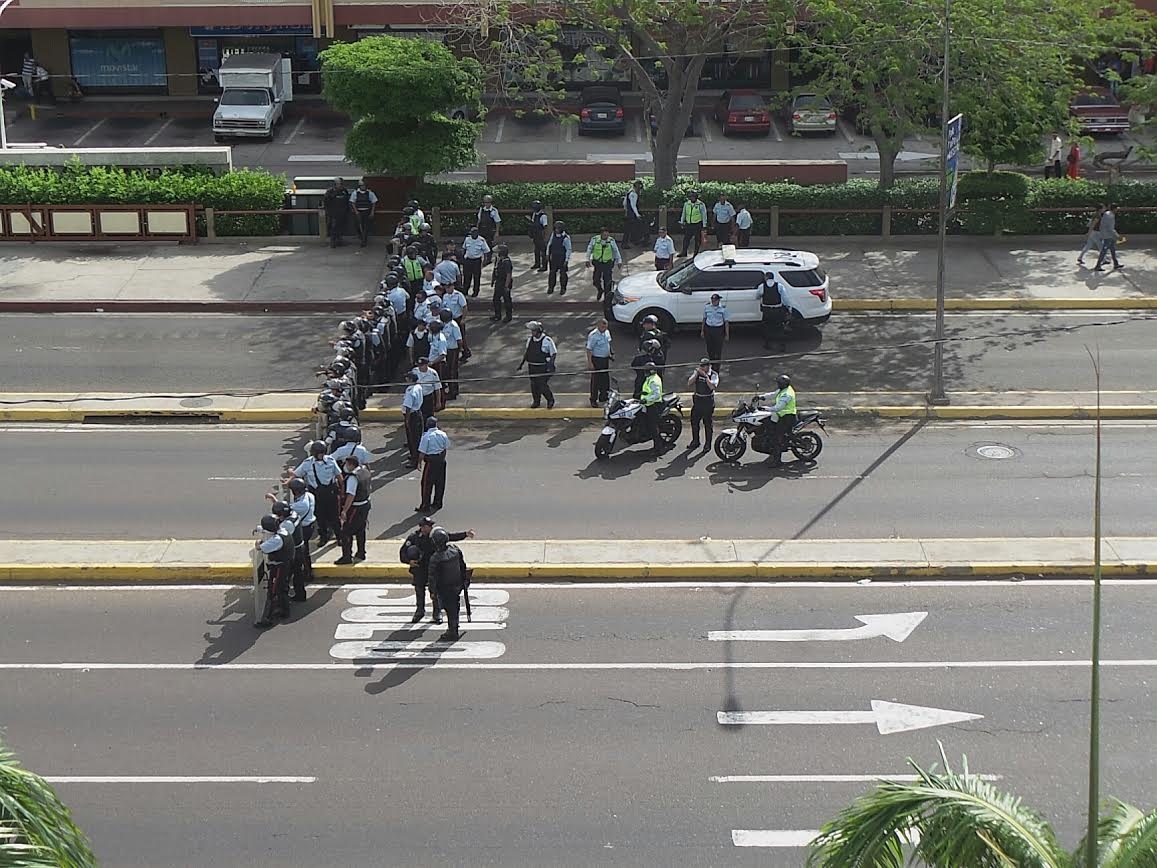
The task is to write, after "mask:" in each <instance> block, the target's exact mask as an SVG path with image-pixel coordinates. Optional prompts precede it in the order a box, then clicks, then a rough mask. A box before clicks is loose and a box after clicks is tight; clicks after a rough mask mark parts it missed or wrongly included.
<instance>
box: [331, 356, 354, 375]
mask: <svg viewBox="0 0 1157 868" xmlns="http://www.w3.org/2000/svg"><path fill="white" fill-rule="evenodd" d="M329 368H330V370H331V371H333V372H334V373H335V374H337V375H338V376H339V377H340V376H341V375H342V374H344V373H346V372H347V371H349V369H350V361H349V359H347V358H346V357H345V356H338V357H337V358H335V359H334V360H333V361H332V362H330V365H329Z"/></svg>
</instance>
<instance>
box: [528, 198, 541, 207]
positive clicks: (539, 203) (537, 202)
mask: <svg viewBox="0 0 1157 868" xmlns="http://www.w3.org/2000/svg"><path fill="white" fill-rule="evenodd" d="M530 207H531V208H541V207H542V203H541V202H539V201H538V200H537V199H535V200H534V201H533V202H531V203H530Z"/></svg>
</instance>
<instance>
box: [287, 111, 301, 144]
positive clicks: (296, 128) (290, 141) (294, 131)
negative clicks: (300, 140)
mask: <svg viewBox="0 0 1157 868" xmlns="http://www.w3.org/2000/svg"><path fill="white" fill-rule="evenodd" d="M304 126H305V118H304V117H302V118H300V119H299V120H298V122H297V123H296V124H294V125H293V129H292V130H290V132H289V135H288V136H286V137H285V141H284V142H282V144H285V145H292V144H293V140H294V139H296V138H297V134H298V133H300V132H301V130H302V128H303V127H304Z"/></svg>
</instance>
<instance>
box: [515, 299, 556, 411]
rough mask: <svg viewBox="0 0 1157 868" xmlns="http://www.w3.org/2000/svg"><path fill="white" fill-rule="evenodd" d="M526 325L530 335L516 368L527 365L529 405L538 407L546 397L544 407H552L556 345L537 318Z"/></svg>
mask: <svg viewBox="0 0 1157 868" xmlns="http://www.w3.org/2000/svg"><path fill="white" fill-rule="evenodd" d="M526 327H527V328H528V329H530V337H528V338H527V339H526V349H525V351H524V352H523V353H522V361H521V362H519V364H518V370H520V371H521V370H522V366H523V365H528V366H529V367H528V369H527V373H528V374H529V375H530V398H531V402H532V403H531V405H530V406H531V407H532V408H533V407H538V406H539V405H540V404H541V403H542V399H543V398H546V409H548V410H553V409H554V392H552V391H551V389H550V378H551V375H552V374H554V370H555V364H554V363H555V358H556V357H557V356H558V347H556V346H555V344H554V339H553V338H551V337H550V335H548V334H547V333H546V332H545V331H544V330H543V327H542V323H540V322H538V321H537V320H535V321H533V322H529V323H527V324H526Z"/></svg>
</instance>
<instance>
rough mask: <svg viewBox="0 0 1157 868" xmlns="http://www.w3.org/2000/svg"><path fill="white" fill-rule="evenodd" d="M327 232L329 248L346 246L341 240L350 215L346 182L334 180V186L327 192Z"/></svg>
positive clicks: (338, 179) (339, 179)
mask: <svg viewBox="0 0 1157 868" xmlns="http://www.w3.org/2000/svg"><path fill="white" fill-rule="evenodd" d="M324 203H325V231H326V234H327V235H329V246H330V247H337V246H339V245H341V244H345V242H344V241H342V240H341V236H342V233H343V232H345V222H346V217H347V216H349V213H350V191H349V190H348V189H346V186H345V181H343V180H342V179H341V178H334V179H333V185H332V186H331V187H330V188H329V189H328V190H326V191H325V199H324Z"/></svg>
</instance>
